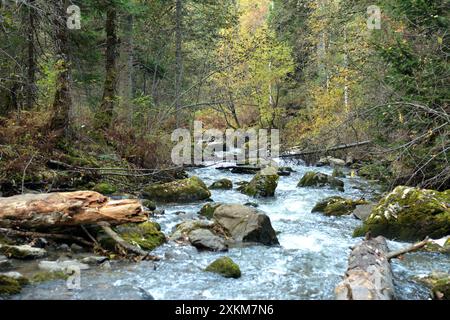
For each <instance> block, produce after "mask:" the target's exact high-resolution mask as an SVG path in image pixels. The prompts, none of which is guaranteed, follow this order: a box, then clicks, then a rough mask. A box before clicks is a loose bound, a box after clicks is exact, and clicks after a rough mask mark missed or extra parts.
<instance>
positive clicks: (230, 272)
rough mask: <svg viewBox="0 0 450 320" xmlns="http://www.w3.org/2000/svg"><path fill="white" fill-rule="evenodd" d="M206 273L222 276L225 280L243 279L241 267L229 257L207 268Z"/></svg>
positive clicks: (218, 260) (216, 261)
mask: <svg viewBox="0 0 450 320" xmlns="http://www.w3.org/2000/svg"><path fill="white" fill-rule="evenodd" d="M205 271H207V272H214V273H217V274H220V275H221V276H223V277H225V278H234V279H237V278H240V277H241V269H239V266H238V265H237V264H236V263H235V262H234V261H233V260H231V258H229V257H222V258H219V259H217V260H215V261H214V262H213V263H211V264H210V265H209V266H208V267H206V269H205Z"/></svg>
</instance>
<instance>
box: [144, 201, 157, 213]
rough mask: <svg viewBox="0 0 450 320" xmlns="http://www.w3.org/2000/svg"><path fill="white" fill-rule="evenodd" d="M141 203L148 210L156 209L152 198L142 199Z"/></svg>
mask: <svg viewBox="0 0 450 320" xmlns="http://www.w3.org/2000/svg"><path fill="white" fill-rule="evenodd" d="M142 205H143V206H144V207H146V208H147V209H148V210H150V211H155V210H156V203H155V201H153V200H148V199H144V200H142Z"/></svg>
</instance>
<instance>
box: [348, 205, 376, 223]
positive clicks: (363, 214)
mask: <svg viewBox="0 0 450 320" xmlns="http://www.w3.org/2000/svg"><path fill="white" fill-rule="evenodd" d="M374 207H375V204H373V203H369V204H360V205H357V206H356V208H355V210H353V215H354V216H355V217H356V218H358V219H359V220H362V221H366V220H367V218H369V216H370V214H371V213H372V210H373V208H374Z"/></svg>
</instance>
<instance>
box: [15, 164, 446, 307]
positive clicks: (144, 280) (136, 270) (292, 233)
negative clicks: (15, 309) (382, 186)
mask: <svg viewBox="0 0 450 320" xmlns="http://www.w3.org/2000/svg"><path fill="white" fill-rule="evenodd" d="M292 167H293V169H294V170H296V172H295V173H293V174H292V175H291V176H288V177H281V178H280V182H279V184H278V188H277V191H276V197H274V198H272V199H257V200H255V199H252V198H249V197H247V196H245V195H243V194H241V193H239V192H237V191H236V190H229V191H222V190H213V191H212V199H213V200H214V201H216V202H224V203H240V204H244V203H246V202H257V203H258V204H259V209H261V210H263V211H265V212H266V213H267V214H268V215H269V217H270V219H271V221H272V225H273V227H274V229H275V230H276V231H277V232H278V233H279V234H278V238H279V241H280V246H273V247H266V246H250V247H249V246H247V247H239V248H232V249H230V250H229V252H227V253H211V252H198V251H197V250H196V249H195V248H194V247H191V246H185V245H179V244H176V243H174V242H169V243H167V244H165V245H163V246H161V247H160V248H158V249H157V250H156V251H155V252H154V253H155V254H156V255H159V256H161V257H162V260H161V261H160V262H158V263H156V265H155V264H153V263H152V262H140V263H136V264H131V263H125V262H116V263H112V269H111V270H100V269H98V268H97V269H91V270H87V271H83V272H82V275H81V276H82V277H81V290H74V291H70V290H68V289H67V287H66V285H65V282H64V281H62V280H60V281H53V282H47V283H43V284H40V285H36V286H28V287H26V288H25V289H24V291H23V293H22V294H20V295H18V296H15V297H13V298H14V299H145V298H148V297H149V295H148V294H151V296H153V297H154V298H155V299H333V298H334V288H335V286H336V284H337V283H338V282H339V281H341V278H342V275H343V274H344V272H345V270H346V268H347V258H348V255H349V253H350V247H351V246H353V245H354V244H355V243H357V242H358V241H360V239H355V238H352V236H351V235H352V232H353V229H354V228H355V227H356V226H358V225H359V224H360V223H361V222H360V221H359V220H357V219H355V218H353V217H352V216H344V217H326V216H324V215H322V214H320V213H311V209H312V208H313V206H314V205H315V203H316V202H317V201H319V200H321V199H323V198H325V197H328V196H333V195H341V196H345V197H350V198H360V197H367V198H369V197H370V196H371V195H373V193H374V192H375V190H373V187H371V186H370V185H369V184H368V183H367V182H365V181H362V180H360V179H356V178H347V179H344V180H345V189H346V190H345V192H344V193H341V192H338V191H333V190H330V189H315V188H297V187H296V185H297V182H298V181H299V179H300V178H301V177H302V175H303V174H304V173H305V172H306V171H308V170H317V171H321V172H324V173H328V174H330V173H331V168H311V167H305V166H302V165H292ZM191 174H192V175H197V176H199V177H200V178H202V179H203V180H204V181H205V183H206V184H207V185H209V184H210V183H212V182H213V181H215V180H217V179H220V178H229V179H231V180H232V181H233V182H238V181H244V180H247V181H248V180H250V179H251V177H252V176H251V175H238V174H231V173H229V172H227V171H219V170H216V169H215V168H214V167H208V168H201V169H195V170H193V171H192V172H191ZM203 204H204V203H196V204H188V205H175V206H173V205H172V206H170V205H168V206H165V207H164V209H165V210H166V214H165V215H162V216H159V217H157V218H156V221H157V222H159V223H160V224H161V226H162V229H163V231H164V232H165V233H166V234H170V232H171V231H172V229H173V228H174V226H175V225H176V224H178V223H180V222H181V221H183V220H187V219H192V218H198V215H197V212H198V211H199V209H200V208H201V207H202V205H203ZM405 245H406V244H402V243H397V242H389V246H390V249H391V250H395V249H398V248H400V247H401V246H405ZM221 255H227V256H229V257H231V258H232V259H233V260H234V261H235V262H236V263H237V264H238V265H239V266H240V268H241V271H242V277H241V278H240V279H225V278H223V277H221V276H219V275H216V274H212V273H208V272H204V271H202V269H204V268H205V267H206V266H207V265H208V264H209V263H210V262H212V261H213V260H215V259H216V258H218V257H220V256H221ZM448 269H450V261H449V259H448V256H445V255H439V254H432V253H413V254H408V255H407V256H406V257H405V259H404V260H401V261H399V260H396V261H395V262H393V271H394V274H395V284H396V291H397V296H398V298H400V299H427V298H428V296H429V293H428V291H427V290H426V289H425V288H424V287H422V286H420V285H418V284H416V283H415V282H414V281H413V277H414V276H418V275H422V274H429V273H431V272H432V271H433V270H438V271H446V270H448Z"/></svg>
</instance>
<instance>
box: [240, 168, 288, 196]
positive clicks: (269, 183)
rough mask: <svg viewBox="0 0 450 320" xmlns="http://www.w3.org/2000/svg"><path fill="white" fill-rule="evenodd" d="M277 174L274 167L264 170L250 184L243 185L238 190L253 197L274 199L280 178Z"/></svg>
mask: <svg viewBox="0 0 450 320" xmlns="http://www.w3.org/2000/svg"><path fill="white" fill-rule="evenodd" d="M277 172H278V171H277V169H276V168H274V167H267V168H264V169H262V170H261V171H260V172H258V173H257V174H256V175H255V176H254V177H253V179H252V180H251V181H250V182H249V183H248V184H243V185H242V186H240V187H239V188H238V190H239V191H240V192H242V193H244V194H246V195H248V196H252V197H273V196H274V195H275V189H276V188H277V186H278V180H279V178H280V177H279V175H278V173H277Z"/></svg>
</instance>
